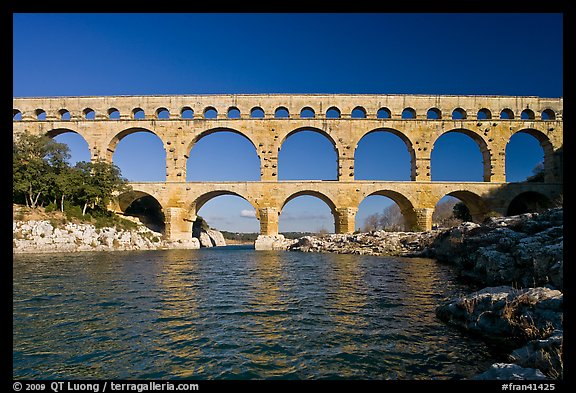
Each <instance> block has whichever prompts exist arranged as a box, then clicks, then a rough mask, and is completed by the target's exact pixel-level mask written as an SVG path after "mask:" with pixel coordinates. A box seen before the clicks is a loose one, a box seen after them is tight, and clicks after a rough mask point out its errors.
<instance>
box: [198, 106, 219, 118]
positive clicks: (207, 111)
mask: <svg viewBox="0 0 576 393" xmlns="http://www.w3.org/2000/svg"><path fill="white" fill-rule="evenodd" d="M202 114H203V115H204V118H205V119H216V118H217V117H218V111H217V110H216V108H214V107H213V106H207V107H206V108H204V111H203V112H202Z"/></svg>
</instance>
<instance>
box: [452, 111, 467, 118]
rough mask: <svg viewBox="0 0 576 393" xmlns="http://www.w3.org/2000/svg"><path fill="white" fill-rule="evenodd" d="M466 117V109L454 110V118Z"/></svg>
mask: <svg viewBox="0 0 576 393" xmlns="http://www.w3.org/2000/svg"><path fill="white" fill-rule="evenodd" d="M464 119H466V111H465V110H464V109H462V108H456V109H454V110H453V111H452V120H464Z"/></svg>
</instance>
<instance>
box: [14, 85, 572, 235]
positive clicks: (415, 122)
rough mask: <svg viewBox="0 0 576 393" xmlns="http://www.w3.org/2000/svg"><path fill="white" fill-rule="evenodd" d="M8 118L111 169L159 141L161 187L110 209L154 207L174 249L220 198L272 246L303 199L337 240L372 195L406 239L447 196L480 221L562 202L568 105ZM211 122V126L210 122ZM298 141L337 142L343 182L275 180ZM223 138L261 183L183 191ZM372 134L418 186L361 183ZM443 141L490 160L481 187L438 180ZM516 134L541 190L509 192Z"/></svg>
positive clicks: (113, 100)
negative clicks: (318, 210) (213, 140)
mask: <svg viewBox="0 0 576 393" xmlns="http://www.w3.org/2000/svg"><path fill="white" fill-rule="evenodd" d="M13 108H14V122H13V132H14V135H17V134H18V133H21V132H24V131H29V132H31V133H35V134H47V135H49V136H51V137H54V136H56V135H59V134H62V133H66V132H75V133H78V134H80V135H81V136H82V137H83V138H84V139H85V140H86V142H87V143H88V146H89V147H90V150H91V155H92V159H93V160H97V159H105V160H107V161H110V162H111V161H112V155H113V153H114V150H115V149H116V146H117V145H118V143H119V142H120V141H121V140H122V138H124V137H126V136H127V135H129V134H132V133H135V132H141V131H145V132H151V133H154V134H156V135H157V136H158V137H159V138H160V139H161V140H162V142H163V144H164V149H165V150H166V182H157V183H151V182H147V183H131V185H132V187H133V190H134V191H132V192H130V193H127V194H124V195H120V196H118V200H117V203H116V205H115V206H114V207H113V208H114V209H116V210H117V211H125V210H126V209H127V207H128V206H129V205H130V204H131V203H132V202H133V201H135V200H136V199H138V198H141V197H143V196H148V195H150V196H152V197H154V198H155V199H156V200H157V201H158V202H159V203H160V205H161V207H162V210H163V213H164V217H165V224H166V232H165V235H166V236H167V238H169V239H172V240H180V239H182V240H184V239H187V238H190V236H191V227H192V221H193V220H194V219H195V218H196V214H197V211H198V210H199V209H200V208H201V207H202V205H204V204H205V203H206V202H208V201H209V200H210V199H212V198H214V197H216V196H219V195H237V196H240V197H242V198H244V199H245V200H247V201H248V202H249V203H251V204H252V206H253V207H254V209H255V210H256V216H257V218H258V219H259V220H260V228H261V234H263V235H274V234H277V233H278V219H279V215H280V213H281V211H282V208H283V207H284V205H285V204H286V203H288V202H289V201H290V200H292V199H293V198H295V197H297V196H300V195H312V196H316V197H318V198H320V199H322V200H323V201H324V202H326V204H327V205H328V206H329V207H330V209H331V211H332V214H333V215H334V222H335V231H336V232H337V233H348V232H352V231H354V219H355V214H356V211H357V210H358V206H359V205H360V203H361V202H362V201H363V199H364V198H366V197H367V196H369V195H384V196H387V197H389V198H391V199H392V200H394V201H395V202H396V203H397V204H398V205H399V206H400V209H401V211H402V213H403V215H404V218H405V221H406V226H407V229H413V228H419V229H431V227H432V213H433V211H434V207H435V205H436V203H437V202H438V201H439V200H440V199H441V198H442V197H443V196H445V195H452V196H454V197H457V198H459V199H460V200H462V201H463V202H464V203H465V204H466V205H467V206H468V208H469V209H470V212H471V214H472V216H473V218H474V219H475V220H481V219H482V218H483V217H484V216H485V215H486V214H487V213H488V212H490V211H495V212H497V213H500V214H506V212H507V209H508V206H509V205H510V203H511V201H512V200H514V198H516V197H518V196H521V195H523V194H524V193H526V192H529V193H537V194H538V195H541V196H543V197H546V198H548V199H553V198H555V197H557V196H558V195H559V194H560V193H561V192H562V155H561V151H562V147H563V122H562V111H563V99H562V98H540V97H517V96H512V97H510V96H424V95H343V94H333V95H320V94H306V95H287V94H266V95H186V96H106V97H54V98H46V97H42V98H14V99H13ZM142 112H143V116H141V115H142ZM238 113H239V115H238ZM189 114H192V116H188V115H189ZM208 114H216V115H214V116H213V117H212V118H209V117H211V116H208ZM231 114H236V116H235V117H236V118H231V117H234V116H230V115H231ZM430 114H433V116H430ZM454 114H456V116H455V115H454ZM305 115H307V116H305ZM188 117H189V118H188ZM406 117H409V118H406ZM431 117H434V118H431ZM455 117H457V118H458V119H455ZM301 130H312V131H316V132H318V133H320V134H322V135H324V136H325V137H326V138H328V139H329V140H330V142H332V144H333V146H334V149H335V151H336V153H337V157H338V162H337V167H338V180H337V181H278V180H277V173H278V168H277V164H278V163H277V161H278V152H279V150H280V148H281V146H282V143H283V142H284V140H285V139H286V138H287V137H289V136H290V135H292V134H293V133H296V132H298V131H301ZM219 131H232V132H235V133H238V134H241V135H243V136H244V137H246V138H247V139H248V140H250V142H252V144H253V145H254V147H255V149H256V151H257V153H258V156H259V159H260V168H261V173H260V181H253V182H186V160H187V158H188V155H189V153H190V150H191V149H192V148H193V146H194V144H195V143H196V142H198V141H199V140H200V139H201V138H203V137H205V136H207V135H209V134H212V133H215V132H219ZM375 131H384V132H391V133H393V134H395V135H397V136H398V137H400V138H401V139H402V140H403V141H404V143H405V144H406V148H407V149H408V151H409V153H410V157H411V181H367V180H355V178H354V151H355V149H356V147H357V146H358V143H359V141H360V140H361V139H362V137H363V136H365V135H366V134H368V133H371V132H375ZM448 132H460V133H463V134H466V135H468V136H469V137H471V138H472V139H473V140H474V141H475V142H476V143H477V145H478V147H479V149H480V151H481V153H482V157H483V164H484V172H483V173H484V179H483V180H484V181H483V182H436V181H434V182H433V181H431V177H430V173H431V170H430V157H431V152H432V149H433V147H434V143H435V141H436V140H437V139H438V138H439V137H441V136H442V135H443V134H445V133H448ZM517 132H524V133H528V134H530V135H532V136H534V137H535V138H536V139H537V140H538V141H539V143H540V145H541V146H542V148H543V151H544V169H545V179H544V182H539V183H536V182H534V183H507V182H506V174H505V159H506V154H505V152H506V145H507V143H508V141H509V140H510V138H511V136H512V135H514V134H515V133H517Z"/></svg>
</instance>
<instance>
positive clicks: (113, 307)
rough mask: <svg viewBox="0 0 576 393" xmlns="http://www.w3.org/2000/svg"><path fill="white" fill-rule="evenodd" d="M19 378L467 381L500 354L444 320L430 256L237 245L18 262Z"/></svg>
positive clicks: (444, 278) (439, 276) (446, 279)
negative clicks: (438, 312)
mask: <svg viewBox="0 0 576 393" xmlns="http://www.w3.org/2000/svg"><path fill="white" fill-rule="evenodd" d="M13 266H14V267H13V283H14V292H13V293H14V295H13V299H14V308H13V322H14V331H13V338H14V341H13V342H14V343H13V365H14V368H13V376H14V378H30V379H34V378H45V379H56V378H68V379H89V378H107V379H147V378H149V379H173V378H198V379H268V378H287V379H326V378H329V379H334V378H352V379H451V378H456V379H461V378H465V377H469V376H472V375H474V374H476V373H478V372H481V371H483V370H484V369H486V368H487V367H488V366H489V365H490V364H491V363H492V362H494V361H495V356H498V355H497V354H493V353H490V350H489V349H488V348H487V347H486V346H485V345H484V344H483V343H482V342H480V341H476V340H474V339H471V338H468V337H466V336H464V335H462V334H460V333H459V332H458V331H455V330H454V329H452V328H449V327H447V326H445V325H444V324H442V323H441V322H440V321H438V320H437V319H436V317H435V314H434V309H435V307H436V306H437V305H438V304H439V302H440V301H441V300H442V299H444V298H445V297H449V296H453V295H455V294H457V293H458V292H460V291H462V290H463V288H461V287H460V286H458V285H457V284H455V283H454V282H453V280H452V279H453V274H452V272H451V271H450V270H449V268H448V267H446V266H442V265H439V264H437V263H435V262H434V261H432V260H429V259H403V258H382V257H369V256H356V255H336V254H314V253H290V252H276V251H259V252H256V251H254V250H251V249H247V248H242V247H230V248H218V249H201V250H166V251H138V252H109V253H107V252H99V253H82V254H60V255H55V254H47V255H27V256H24V255H18V256H15V257H14V264H13Z"/></svg>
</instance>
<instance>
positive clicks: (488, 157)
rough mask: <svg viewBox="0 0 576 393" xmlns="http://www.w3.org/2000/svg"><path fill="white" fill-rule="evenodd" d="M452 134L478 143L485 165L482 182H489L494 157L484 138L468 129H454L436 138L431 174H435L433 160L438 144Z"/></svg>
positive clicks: (433, 144) (431, 155) (431, 158)
mask: <svg viewBox="0 0 576 393" xmlns="http://www.w3.org/2000/svg"><path fill="white" fill-rule="evenodd" d="M450 134H462V135H466V136H467V137H469V138H471V139H472V141H473V142H475V143H476V145H477V146H478V148H479V149H480V154H481V156H482V165H483V170H482V178H483V180H482V181H485V182H489V181H490V179H491V177H492V168H491V165H492V161H491V160H492V157H491V154H490V150H489V149H488V145H487V143H486V141H485V140H484V138H482V136H480V135H478V134H477V133H475V132H474V131H471V130H468V129H466V128H454V129H451V130H448V131H446V132H443V133H442V134H440V135H438V137H436V139H435V140H434V141H433V143H432V151H431V152H430V169H431V172H430V173H431V174H432V175H433V174H434V160H433V158H434V157H433V154H434V148H435V147H436V146H437V142H438V141H439V140H440V139H441V138H442V137H443V136H446V135H450ZM446 181H468V180H466V179H452V180H446Z"/></svg>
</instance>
